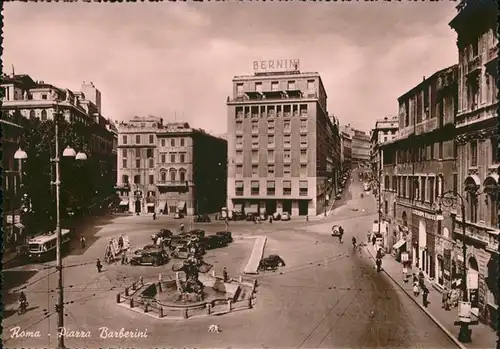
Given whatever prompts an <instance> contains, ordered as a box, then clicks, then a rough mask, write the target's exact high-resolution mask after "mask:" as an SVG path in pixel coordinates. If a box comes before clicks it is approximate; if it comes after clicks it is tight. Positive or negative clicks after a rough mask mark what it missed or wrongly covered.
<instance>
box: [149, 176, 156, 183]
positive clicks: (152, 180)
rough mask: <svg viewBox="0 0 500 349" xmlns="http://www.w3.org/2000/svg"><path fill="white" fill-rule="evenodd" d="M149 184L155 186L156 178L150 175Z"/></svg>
mask: <svg viewBox="0 0 500 349" xmlns="http://www.w3.org/2000/svg"><path fill="white" fill-rule="evenodd" d="M149 184H155V176H154V175H149Z"/></svg>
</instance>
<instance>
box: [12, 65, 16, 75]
mask: <svg viewBox="0 0 500 349" xmlns="http://www.w3.org/2000/svg"><path fill="white" fill-rule="evenodd" d="M14 76H16V71H15V70H14V64H12V77H14Z"/></svg>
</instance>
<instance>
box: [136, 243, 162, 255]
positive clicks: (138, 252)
mask: <svg viewBox="0 0 500 349" xmlns="http://www.w3.org/2000/svg"><path fill="white" fill-rule="evenodd" d="M159 249H160V248H159V247H158V246H156V245H146V246H144V247H143V248H140V249H138V250H135V251H134V254H137V255H138V254H141V253H142V252H143V251H152V250H159Z"/></svg>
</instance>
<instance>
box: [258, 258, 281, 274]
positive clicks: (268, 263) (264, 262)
mask: <svg viewBox="0 0 500 349" xmlns="http://www.w3.org/2000/svg"><path fill="white" fill-rule="evenodd" d="M284 266H285V261H284V260H283V259H282V258H281V257H280V256H278V255H277V254H272V255H270V256H269V257H266V258H262V259H261V260H260V263H259V268H258V269H259V271H260V270H268V269H271V270H276V269H278V267H284Z"/></svg>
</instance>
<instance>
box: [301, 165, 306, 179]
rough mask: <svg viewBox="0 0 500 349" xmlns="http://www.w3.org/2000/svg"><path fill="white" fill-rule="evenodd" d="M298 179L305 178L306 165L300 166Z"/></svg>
mask: <svg viewBox="0 0 500 349" xmlns="http://www.w3.org/2000/svg"><path fill="white" fill-rule="evenodd" d="M300 177H307V165H300Z"/></svg>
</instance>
